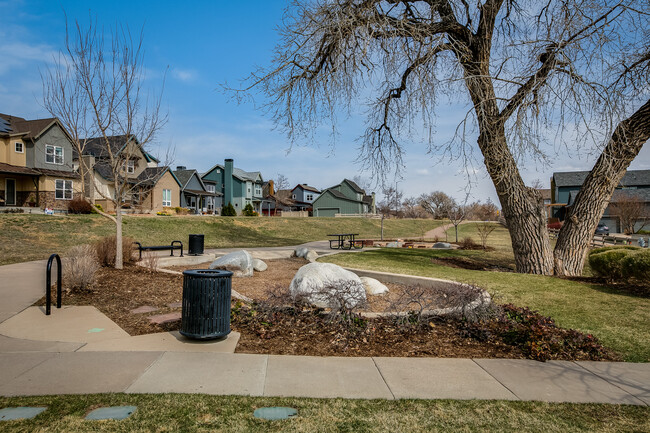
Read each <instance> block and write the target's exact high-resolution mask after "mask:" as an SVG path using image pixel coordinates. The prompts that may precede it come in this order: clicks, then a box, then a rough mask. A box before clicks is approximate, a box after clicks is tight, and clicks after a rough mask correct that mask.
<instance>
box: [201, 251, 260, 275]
mask: <svg viewBox="0 0 650 433" xmlns="http://www.w3.org/2000/svg"><path fill="white" fill-rule="evenodd" d="M210 269H225V270H228V271H232V272H233V275H234V276H235V277H251V276H252V275H253V257H251V255H250V253H249V252H248V251H245V250H241V251H235V252H233V253H229V254H226V255H225V256H223V257H219V258H218V259H217V260H215V261H214V262H212V264H210Z"/></svg>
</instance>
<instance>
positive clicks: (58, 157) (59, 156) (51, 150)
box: [45, 144, 63, 165]
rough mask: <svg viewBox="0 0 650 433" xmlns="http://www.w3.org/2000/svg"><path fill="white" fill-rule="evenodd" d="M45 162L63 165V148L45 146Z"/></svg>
mask: <svg viewBox="0 0 650 433" xmlns="http://www.w3.org/2000/svg"><path fill="white" fill-rule="evenodd" d="M45 162H47V163H48V164H59V165H63V148H62V147H61V146H52V145H51V144H46V145H45Z"/></svg>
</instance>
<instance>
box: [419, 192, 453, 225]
mask: <svg viewBox="0 0 650 433" xmlns="http://www.w3.org/2000/svg"><path fill="white" fill-rule="evenodd" d="M419 200H420V205H421V206H422V207H423V208H424V210H425V211H427V212H428V213H430V214H431V215H432V216H433V219H436V220H441V219H445V218H447V217H448V216H449V211H450V210H451V207H452V206H453V205H454V199H453V198H451V197H449V196H448V195H447V194H445V193H444V192H442V191H434V192H431V193H429V194H422V195H421V196H420V197H419Z"/></svg>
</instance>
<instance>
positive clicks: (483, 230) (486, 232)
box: [476, 221, 496, 249]
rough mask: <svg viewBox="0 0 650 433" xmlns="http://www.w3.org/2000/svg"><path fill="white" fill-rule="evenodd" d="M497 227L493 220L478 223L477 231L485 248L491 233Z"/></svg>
mask: <svg viewBox="0 0 650 433" xmlns="http://www.w3.org/2000/svg"><path fill="white" fill-rule="evenodd" d="M495 229H496V225H494V223H491V222H487V221H483V222H480V223H476V231H477V232H478V235H479V237H480V238H481V245H482V246H483V249H485V248H487V240H488V237H489V236H490V234H492V232H493V231H494V230H495Z"/></svg>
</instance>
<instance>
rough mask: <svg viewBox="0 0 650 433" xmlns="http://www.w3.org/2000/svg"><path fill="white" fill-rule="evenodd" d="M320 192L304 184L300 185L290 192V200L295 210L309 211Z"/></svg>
mask: <svg viewBox="0 0 650 433" xmlns="http://www.w3.org/2000/svg"><path fill="white" fill-rule="evenodd" d="M320 194H321V192H320V191H319V190H318V189H316V188H314V187H313V186H309V185H307V184H306V183H300V184H298V185H296V187H295V188H294V189H292V190H291V199H292V200H293V201H294V202H295V206H296V210H311V209H312V206H313V203H314V201H315V200H316V199H317V198H318V197H319V196H320Z"/></svg>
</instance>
